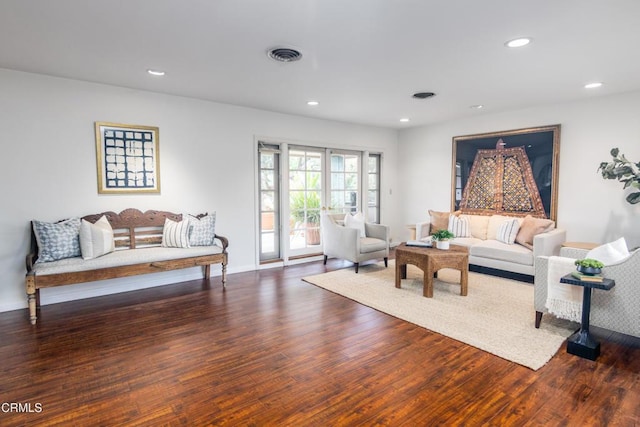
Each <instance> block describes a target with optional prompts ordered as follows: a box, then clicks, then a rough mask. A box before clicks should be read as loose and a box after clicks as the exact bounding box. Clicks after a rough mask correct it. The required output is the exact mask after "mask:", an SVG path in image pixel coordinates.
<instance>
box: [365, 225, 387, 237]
mask: <svg viewBox="0 0 640 427" xmlns="http://www.w3.org/2000/svg"><path fill="white" fill-rule="evenodd" d="M364 228H365V232H366V234H367V237H373V238H376V239H381V240H384V241H385V242H388V241H389V227H387V226H386V225H382V224H373V223H368V222H367V223H365V224H364Z"/></svg>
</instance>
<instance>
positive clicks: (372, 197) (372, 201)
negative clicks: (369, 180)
mask: <svg viewBox="0 0 640 427" xmlns="http://www.w3.org/2000/svg"><path fill="white" fill-rule="evenodd" d="M368 201H369V206H376V205H377V204H378V192H377V191H369V197H368Z"/></svg>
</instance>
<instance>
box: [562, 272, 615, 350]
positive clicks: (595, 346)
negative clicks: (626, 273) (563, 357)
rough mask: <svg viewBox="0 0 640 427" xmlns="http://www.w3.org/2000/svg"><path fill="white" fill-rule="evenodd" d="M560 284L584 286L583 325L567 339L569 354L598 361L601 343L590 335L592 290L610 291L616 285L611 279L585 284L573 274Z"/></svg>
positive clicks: (564, 277) (565, 277)
mask: <svg viewBox="0 0 640 427" xmlns="http://www.w3.org/2000/svg"><path fill="white" fill-rule="evenodd" d="M560 283H566V284H569V285H576V286H582V287H583V288H584V290H583V294H582V324H581V325H580V330H579V331H578V332H576V333H575V334H573V335H571V336H570V337H569V338H568V339H567V353H570V354H575V355H576V356H580V357H584V358H585V359H589V360H596V359H597V358H598V356H599V355H600V343H599V342H598V341H596V340H595V338H594V337H593V335H591V334H590V333H589V315H590V312H591V289H601V290H604V291H608V290H609V289H611V288H613V287H614V286H615V285H616V282H615V281H614V280H611V279H602V282H585V281H583V280H579V279H576V278H575V277H573V276H572V275H571V274H567V275H565V276H562V278H561V279H560Z"/></svg>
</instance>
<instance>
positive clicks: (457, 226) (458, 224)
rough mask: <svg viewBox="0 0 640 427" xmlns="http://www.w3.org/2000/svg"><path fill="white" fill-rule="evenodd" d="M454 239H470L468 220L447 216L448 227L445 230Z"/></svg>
mask: <svg viewBox="0 0 640 427" xmlns="http://www.w3.org/2000/svg"><path fill="white" fill-rule="evenodd" d="M447 230H449V231H450V232H452V233H453V235H454V236H455V237H471V233H470V232H469V220H468V219H467V218H465V217H457V216H454V215H451V216H449V227H448V228H447Z"/></svg>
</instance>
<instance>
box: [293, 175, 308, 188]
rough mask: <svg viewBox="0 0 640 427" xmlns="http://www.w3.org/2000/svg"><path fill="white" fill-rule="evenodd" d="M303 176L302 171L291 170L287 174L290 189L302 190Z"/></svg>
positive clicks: (303, 184)
mask: <svg viewBox="0 0 640 427" xmlns="http://www.w3.org/2000/svg"><path fill="white" fill-rule="evenodd" d="M305 176H306V174H305V173H304V172H291V173H290V174H289V188H290V189H292V190H304V187H305Z"/></svg>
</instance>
